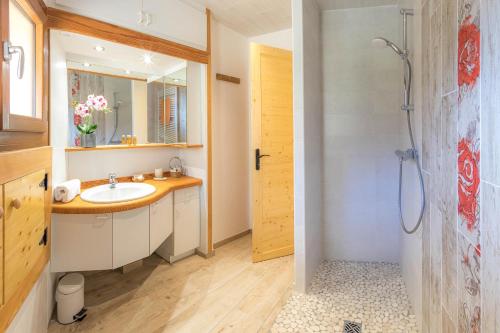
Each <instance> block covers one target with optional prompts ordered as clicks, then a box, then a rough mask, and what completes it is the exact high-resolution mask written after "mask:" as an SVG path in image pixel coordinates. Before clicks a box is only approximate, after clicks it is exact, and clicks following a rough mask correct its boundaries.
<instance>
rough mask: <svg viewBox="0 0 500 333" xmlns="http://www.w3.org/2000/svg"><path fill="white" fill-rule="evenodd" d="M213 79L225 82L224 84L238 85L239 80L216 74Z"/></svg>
mask: <svg viewBox="0 0 500 333" xmlns="http://www.w3.org/2000/svg"><path fill="white" fill-rule="evenodd" d="M215 78H216V79H217V80H219V81H226V82H231V83H236V84H240V78H239V77H235V76H229V75H224V74H220V73H217V74H216V75H215Z"/></svg>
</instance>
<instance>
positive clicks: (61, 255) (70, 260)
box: [50, 214, 113, 272]
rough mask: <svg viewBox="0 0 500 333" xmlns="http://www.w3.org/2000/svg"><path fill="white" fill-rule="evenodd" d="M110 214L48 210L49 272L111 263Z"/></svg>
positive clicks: (111, 235) (73, 270)
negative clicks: (50, 242) (62, 212)
mask: <svg viewBox="0 0 500 333" xmlns="http://www.w3.org/2000/svg"><path fill="white" fill-rule="evenodd" d="M112 242H113V217H112V214H95V215H94V214H52V257H51V263H50V269H51V271H52V272H75V271H92V270H105V269H111V268H112V267H113V246H112Z"/></svg>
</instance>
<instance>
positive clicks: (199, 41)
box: [44, 0, 206, 50]
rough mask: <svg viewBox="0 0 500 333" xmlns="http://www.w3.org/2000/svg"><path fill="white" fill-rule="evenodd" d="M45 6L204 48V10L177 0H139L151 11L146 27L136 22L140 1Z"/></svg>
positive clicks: (75, 0)
mask: <svg viewBox="0 0 500 333" xmlns="http://www.w3.org/2000/svg"><path fill="white" fill-rule="evenodd" d="M44 1H45V2H46V3H47V5H48V6H51V7H56V8H60V9H63V10H67V11H70V12H74V13H77V14H80V15H84V16H88V17H92V18H96V19H98V20H101V21H104V22H108V23H113V24H116V25H119V26H123V27H126V28H129V29H132V30H137V31H141V32H144V33H146V34H150V35H154V36H157V37H160V38H165V39H168V40H171V41H174V42H179V43H182V44H186V45H189V46H192V47H195V48H198V49H202V50H204V49H206V16H205V13H204V12H202V11H200V10H198V9H195V8H194V7H191V6H189V5H187V4H185V3H184V2H182V1H179V0H149V1H143V3H144V11H146V12H148V13H151V14H152V15H153V16H152V23H151V25H149V26H148V27H144V26H142V25H139V24H137V18H138V12H139V10H140V4H141V1H139V0H134V1H122V0H106V1H101V0H85V1H81V0H44Z"/></svg>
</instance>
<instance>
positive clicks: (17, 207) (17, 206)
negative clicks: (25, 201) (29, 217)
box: [10, 198, 21, 209]
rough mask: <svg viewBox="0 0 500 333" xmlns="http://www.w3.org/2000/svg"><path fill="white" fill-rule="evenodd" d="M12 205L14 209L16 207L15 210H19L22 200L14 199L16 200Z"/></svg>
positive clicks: (13, 200)
mask: <svg viewBox="0 0 500 333" xmlns="http://www.w3.org/2000/svg"><path fill="white" fill-rule="evenodd" d="M10 205H11V206H12V207H14V208H15V209H19V208H21V200H19V199H18V198H14V199H12V202H11V203H10Z"/></svg>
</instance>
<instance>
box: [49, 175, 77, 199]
mask: <svg viewBox="0 0 500 333" xmlns="http://www.w3.org/2000/svg"><path fill="white" fill-rule="evenodd" d="M80 186H81V182H80V179H72V180H68V181H65V182H63V183H61V184H59V185H57V186H56V188H55V189H54V199H55V200H56V201H62V202H70V201H71V200H73V199H74V198H75V197H76V196H77V195H78V194H80Z"/></svg>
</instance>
